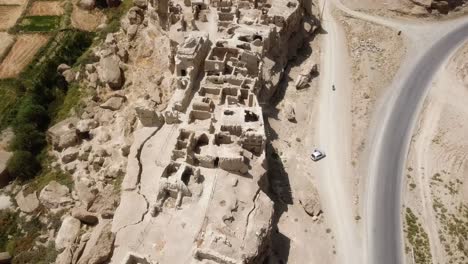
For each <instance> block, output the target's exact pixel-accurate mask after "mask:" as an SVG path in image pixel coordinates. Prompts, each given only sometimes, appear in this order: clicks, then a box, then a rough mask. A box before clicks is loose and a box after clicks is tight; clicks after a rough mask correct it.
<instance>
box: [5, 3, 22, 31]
mask: <svg viewBox="0 0 468 264" xmlns="http://www.w3.org/2000/svg"><path fill="white" fill-rule="evenodd" d="M22 10H23V8H22V7H21V6H13V5H12V6H6V5H5V6H2V5H0V31H6V30H8V29H9V28H11V27H13V26H14V25H15V24H16V21H17V20H18V18H19V17H20V16H21V12H22Z"/></svg>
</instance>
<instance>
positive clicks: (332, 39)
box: [316, 5, 362, 263]
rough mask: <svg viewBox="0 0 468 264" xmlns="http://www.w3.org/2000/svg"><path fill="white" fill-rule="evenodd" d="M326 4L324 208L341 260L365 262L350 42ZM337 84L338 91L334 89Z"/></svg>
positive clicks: (322, 143) (320, 144) (321, 134)
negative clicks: (356, 197)
mask: <svg viewBox="0 0 468 264" xmlns="http://www.w3.org/2000/svg"><path fill="white" fill-rule="evenodd" d="M331 8H332V6H331V5H329V6H327V7H326V8H325V12H324V20H323V21H324V22H325V23H324V25H323V27H324V29H325V31H327V32H328V35H327V37H326V38H325V41H324V43H323V47H324V56H323V62H322V65H324V66H323V70H322V76H321V77H322V83H321V86H320V106H319V109H320V110H319V125H318V126H319V133H318V136H317V138H316V145H317V147H319V148H323V150H324V151H325V152H326V153H327V157H326V158H325V159H323V160H322V161H320V162H319V163H318V165H319V167H320V172H321V174H320V176H319V187H320V191H321V194H322V197H321V198H322V200H323V202H324V203H323V204H324V211H325V212H327V213H328V214H330V215H331V216H330V219H331V221H332V222H331V223H330V224H331V226H333V229H334V232H335V234H336V241H337V243H338V245H337V252H338V253H337V254H338V256H339V258H338V259H339V261H338V263H362V243H361V239H360V237H359V232H358V229H357V228H356V225H355V220H354V215H353V213H352V207H353V206H352V204H351V202H352V199H351V195H350V193H349V186H351V182H350V180H351V175H350V174H351V173H352V169H351V114H350V109H351V108H350V104H351V90H352V89H351V88H350V84H351V81H350V78H349V68H350V67H349V61H348V54H347V42H346V39H345V37H344V32H343V29H342V28H341V27H339V26H338V24H337V22H336V21H335V18H334V17H333V16H332V9H331ZM332 85H335V87H336V91H333V90H332Z"/></svg>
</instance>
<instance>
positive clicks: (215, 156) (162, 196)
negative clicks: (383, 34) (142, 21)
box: [112, 0, 304, 263]
mask: <svg viewBox="0 0 468 264" xmlns="http://www.w3.org/2000/svg"><path fill="white" fill-rule="evenodd" d="M155 4H156V9H155V10H156V11H157V14H158V19H157V22H159V24H160V25H161V26H162V28H165V29H166V30H167V32H168V35H169V37H170V38H171V40H172V41H171V44H172V49H171V50H172V53H171V54H169V57H170V61H171V65H170V67H171V68H172V70H173V73H174V75H173V81H172V84H173V87H174V90H175V91H174V94H173V96H172V99H171V101H170V103H169V105H168V107H167V108H166V110H165V111H163V112H157V113H156V114H155V115H154V116H155V117H156V119H157V120H159V121H160V122H156V123H158V124H157V126H158V127H159V130H158V132H157V133H156V134H154V135H151V136H150V138H149V140H148V141H145V146H142V147H141V157H140V158H139V159H140V160H139V163H140V164H141V166H142V170H141V172H140V173H141V175H139V177H137V183H136V184H137V185H139V186H140V188H139V189H140V190H139V191H140V192H141V195H143V196H144V197H147V198H148V199H149V201H148V202H149V203H150V208H149V210H150V211H151V214H146V212H145V213H144V215H143V218H144V219H143V221H141V222H139V223H137V224H134V225H131V226H128V227H127V226H126V228H121V229H119V230H118V231H117V239H116V243H115V246H116V247H115V250H114V256H113V259H112V260H113V262H115V263H120V262H121V261H123V262H124V263H133V262H131V261H135V260H134V259H136V258H138V259H146V260H145V261H147V262H150V261H159V262H160V263H206V261H209V262H210V263H212V262H214V263H259V262H261V261H262V260H263V259H264V258H265V256H266V255H267V253H268V249H269V243H270V241H269V236H270V233H271V230H272V225H271V218H272V215H273V203H272V201H271V200H270V198H269V197H268V196H267V195H266V193H265V192H264V190H265V191H266V190H267V188H268V183H267V182H268V181H267V179H266V174H265V172H266V169H267V168H266V162H265V145H266V136H265V128H264V121H263V115H262V108H261V104H260V103H259V97H260V98H262V99H263V100H267V99H268V97H269V96H271V95H272V94H273V93H274V89H275V87H276V85H277V84H278V82H279V80H280V77H281V74H282V71H283V70H282V69H283V68H284V66H285V65H286V62H287V58H288V56H289V55H290V54H289V53H291V52H289V50H288V47H289V48H291V49H293V50H295V49H296V48H297V45H295V43H299V42H300V41H291V40H292V39H296V38H297V37H296V36H294V33H297V32H299V31H300V24H301V23H300V22H301V20H302V15H303V12H304V10H303V7H302V6H301V3H300V2H299V1H296V0H291V1H267V0H265V1H256V0H255V1H211V2H210V3H209V4H208V3H207V2H206V1H184V2H183V3H176V2H167V1H158V2H157V3H155ZM149 9H151V7H150V8H149ZM187 21H190V22H187ZM198 30H200V31H198ZM298 35H300V34H298ZM293 36H294V37H293ZM178 42H180V44H178ZM137 114H138V116H139V118H140V121H141V124H143V125H144V124H145V123H148V122H146V121H147V118H148V114H147V113H144V112H140V113H138V110H137ZM150 123H152V124H153V125H154V122H150ZM135 142H141V141H138V140H136V141H135ZM129 171H131V170H129ZM127 178H135V176H134V175H131V173H128V174H127V176H126V181H124V183H125V182H129V180H127ZM130 182H132V181H130ZM133 182H134V181H133ZM128 191H130V192H132V191H134V190H128ZM126 197H129V196H128V195H127V196H126V195H123V196H122V202H121V206H122V205H127V206H128V205H129V204H130V203H129V202H125V199H126ZM128 199H131V197H130V198H128ZM119 209H120V208H119ZM118 211H119V210H118ZM120 211H121V212H122V211H123V210H120ZM119 217H121V218H124V217H125V216H123V214H122V213H117V214H116V222H121V221H120V220H119ZM114 225H115V223H114ZM141 256H146V257H141Z"/></svg>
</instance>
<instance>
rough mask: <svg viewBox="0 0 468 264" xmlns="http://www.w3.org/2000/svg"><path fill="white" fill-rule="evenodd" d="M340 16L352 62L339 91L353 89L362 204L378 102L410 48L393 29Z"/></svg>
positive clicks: (355, 152)
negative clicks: (366, 153) (365, 156)
mask: <svg viewBox="0 0 468 264" xmlns="http://www.w3.org/2000/svg"><path fill="white" fill-rule="evenodd" d="M338 13H340V12H338ZM336 17H338V18H339V20H340V23H341V24H342V25H343V28H344V30H345V33H346V39H347V43H348V53H349V56H350V62H351V65H350V67H351V83H350V85H349V87H337V89H352V92H351V114H352V124H351V126H352V137H351V138H352V145H351V151H352V153H351V155H352V157H351V158H352V161H351V163H352V164H351V165H352V167H353V170H354V173H353V174H354V180H353V182H354V184H353V187H352V190H353V193H354V198H353V199H354V201H353V202H354V203H355V204H356V205H358V204H359V203H360V200H359V193H360V191H359V189H362V188H363V186H362V184H361V180H362V175H360V174H361V172H362V171H365V169H366V164H361V162H360V161H361V160H365V159H363V156H362V155H363V154H364V150H365V147H366V144H367V142H366V139H367V138H368V135H369V128H370V122H371V118H372V115H373V114H374V112H375V110H376V106H377V102H378V100H379V99H380V100H381V98H382V97H383V95H384V94H385V92H386V91H387V89H386V88H387V87H388V86H389V85H390V84H391V82H392V80H393V78H394V76H395V74H396V72H397V71H398V69H399V67H400V63H401V60H402V59H403V56H404V55H405V53H406V48H405V43H404V40H403V38H402V37H401V36H399V35H398V32H397V31H395V30H393V29H390V28H386V27H384V26H380V25H376V24H373V23H370V22H366V21H363V20H360V19H355V18H352V17H347V16H344V15H342V14H338V15H336ZM357 214H359V212H357Z"/></svg>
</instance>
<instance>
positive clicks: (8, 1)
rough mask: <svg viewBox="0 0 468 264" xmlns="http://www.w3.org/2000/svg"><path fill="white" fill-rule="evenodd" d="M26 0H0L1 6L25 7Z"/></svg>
mask: <svg viewBox="0 0 468 264" xmlns="http://www.w3.org/2000/svg"><path fill="white" fill-rule="evenodd" d="M27 2H28V0H0V6H1V5H25V4H26V3H27Z"/></svg>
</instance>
